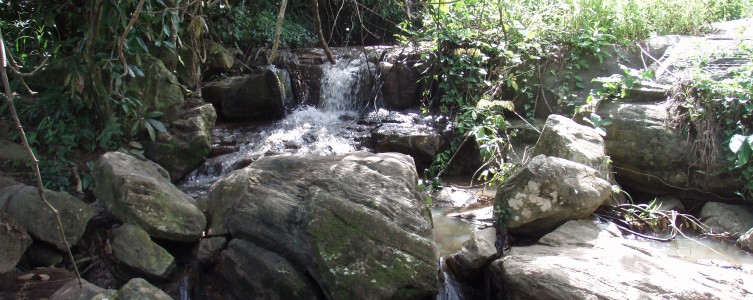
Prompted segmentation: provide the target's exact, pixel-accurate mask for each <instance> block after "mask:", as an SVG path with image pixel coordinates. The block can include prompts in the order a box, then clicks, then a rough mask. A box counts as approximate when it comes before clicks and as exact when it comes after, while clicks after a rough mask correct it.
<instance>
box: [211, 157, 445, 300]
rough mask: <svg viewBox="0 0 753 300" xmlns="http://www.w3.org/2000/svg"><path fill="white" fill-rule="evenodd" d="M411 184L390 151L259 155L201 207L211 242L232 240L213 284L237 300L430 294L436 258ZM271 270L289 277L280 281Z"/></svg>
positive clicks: (412, 173)
mask: <svg viewBox="0 0 753 300" xmlns="http://www.w3.org/2000/svg"><path fill="white" fill-rule="evenodd" d="M417 180H418V174H417V173H416V170H415V166H414V163H413V160H412V159H411V158H410V157H409V156H406V155H402V154H397V153H382V154H369V153H363V152H357V153H352V154H347V155H339V156H326V157H320V156H298V157H288V156H275V157H264V158H261V159H259V160H257V161H255V162H253V163H252V164H251V165H249V166H248V167H246V168H244V169H240V170H237V171H234V172H232V173H230V174H228V175H226V176H225V177H224V178H222V179H221V180H219V181H217V182H215V184H213V185H212V188H211V190H210V192H209V199H208V206H209V214H210V219H211V220H212V222H211V224H210V234H228V233H229V234H230V235H231V236H232V237H233V238H234V239H233V240H232V241H231V242H230V245H229V246H228V249H227V250H225V251H223V254H222V263H221V264H220V265H221V266H222V267H221V270H220V272H221V276H222V277H224V278H225V279H226V280H228V281H230V282H233V283H235V284H233V285H232V287H233V292H234V293H235V294H236V295H238V297H241V298H254V297H262V298H268V297H271V298H285V297H286V296H289V295H291V294H293V293H294V294H295V295H303V294H304V292H305V291H308V290H310V289H312V290H313V291H314V292H315V293H314V294H309V295H321V296H320V297H322V298H330V299H364V298H372V299H388V298H393V299H395V298H398V299H420V298H424V297H428V296H432V295H434V294H436V292H437V271H438V266H437V259H438V251H437V248H436V245H435V243H434V241H433V233H432V229H431V221H430V218H431V215H430V212H429V210H428V208H427V206H426V203H425V202H424V200H423V197H422V196H421V194H420V193H419V192H418V190H417V187H416V184H417ZM236 240H237V241H236ZM246 262H247V264H246ZM278 268H282V270H285V271H287V272H289V273H290V274H289V275H288V276H287V277H285V279H284V280H281V281H279V282H278V281H277V280H280V276H279V274H278V272H277V271H275V270H277V269H278ZM258 270H263V271H258ZM270 281H274V284H273V285H272V286H270V287H269V288H265V289H263V290H257V289H255V288H254V287H255V286H257V285H259V284H260V282H270ZM270 289H274V291H271V290H270ZM267 293H269V294H267ZM272 294H273V295H275V296H271V295H272Z"/></svg>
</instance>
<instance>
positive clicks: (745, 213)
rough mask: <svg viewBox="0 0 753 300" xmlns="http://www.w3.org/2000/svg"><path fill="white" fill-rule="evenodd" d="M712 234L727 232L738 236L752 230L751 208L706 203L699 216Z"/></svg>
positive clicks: (752, 212) (748, 206)
mask: <svg viewBox="0 0 753 300" xmlns="http://www.w3.org/2000/svg"><path fill="white" fill-rule="evenodd" d="M699 217H700V219H701V221H702V222H703V223H704V224H706V225H707V226H709V227H710V228H711V230H712V232H713V233H723V232H727V233H730V234H732V235H733V236H739V235H741V234H743V233H745V232H746V231H748V229H751V228H753V207H751V206H750V205H734V204H724V203H718V202H709V203H706V204H705V205H704V206H703V208H702V209H701V213H700V215H699Z"/></svg>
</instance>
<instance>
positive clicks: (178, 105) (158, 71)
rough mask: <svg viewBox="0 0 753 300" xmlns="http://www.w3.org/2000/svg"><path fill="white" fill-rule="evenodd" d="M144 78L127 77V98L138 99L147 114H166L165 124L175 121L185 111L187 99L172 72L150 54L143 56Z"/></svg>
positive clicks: (164, 117) (163, 118)
mask: <svg viewBox="0 0 753 300" xmlns="http://www.w3.org/2000/svg"><path fill="white" fill-rule="evenodd" d="M141 61H142V63H141V66H142V67H143V69H142V71H143V72H144V77H140V76H136V77H131V76H129V77H127V78H128V79H127V80H126V96H132V97H135V98H138V99H139V100H141V102H142V103H143V107H142V108H141V109H144V110H145V112H150V111H159V112H162V113H164V116H163V117H162V121H163V123H167V122H170V121H172V120H174V119H175V118H176V117H177V116H178V115H179V114H180V111H181V110H182V109H183V103H184V102H185V98H184V97H183V88H181V86H180V83H178V78H177V77H176V76H175V74H174V73H173V71H172V70H170V69H168V68H167V67H165V64H164V63H163V62H162V61H161V60H160V59H158V58H155V57H154V56H151V55H149V54H142V55H141Z"/></svg>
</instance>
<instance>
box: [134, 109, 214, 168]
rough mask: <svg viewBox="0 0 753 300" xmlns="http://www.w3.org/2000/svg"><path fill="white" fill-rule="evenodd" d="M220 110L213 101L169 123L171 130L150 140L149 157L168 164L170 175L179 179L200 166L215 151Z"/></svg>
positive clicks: (163, 164) (148, 146) (165, 164)
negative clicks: (216, 123)
mask: <svg viewBox="0 0 753 300" xmlns="http://www.w3.org/2000/svg"><path fill="white" fill-rule="evenodd" d="M216 120H217V113H216V112H215V111H214V107H212V105H211V104H204V105H201V106H198V107H194V108H191V109H188V110H186V111H185V112H183V114H181V116H180V117H178V119H177V120H175V121H173V122H172V123H170V124H169V125H168V130H167V132H162V133H159V134H158V135H157V140H156V141H155V142H150V143H147V146H146V152H145V153H144V154H145V156H146V157H147V158H149V159H150V160H152V161H154V162H156V163H158V164H160V165H161V166H162V167H164V168H165V169H166V170H167V171H168V173H170V178H172V179H173V180H179V179H180V178H183V177H184V176H186V175H187V174H188V173H189V172H191V171H192V170H193V169H194V168H196V166H198V165H199V164H200V163H201V161H202V160H204V157H206V156H207V154H209V151H210V150H212V128H214V122H215V121H216Z"/></svg>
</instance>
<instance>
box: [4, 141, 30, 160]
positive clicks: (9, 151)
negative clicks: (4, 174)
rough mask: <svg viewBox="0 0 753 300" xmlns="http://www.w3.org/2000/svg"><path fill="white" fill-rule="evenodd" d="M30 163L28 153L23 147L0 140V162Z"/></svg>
mask: <svg viewBox="0 0 753 300" xmlns="http://www.w3.org/2000/svg"><path fill="white" fill-rule="evenodd" d="M3 160H5V161H16V162H30V161H31V158H30V157H29V152H27V151H26V148H24V146H21V145H19V144H16V143H12V142H9V141H6V140H2V139H0V161H3Z"/></svg>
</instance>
